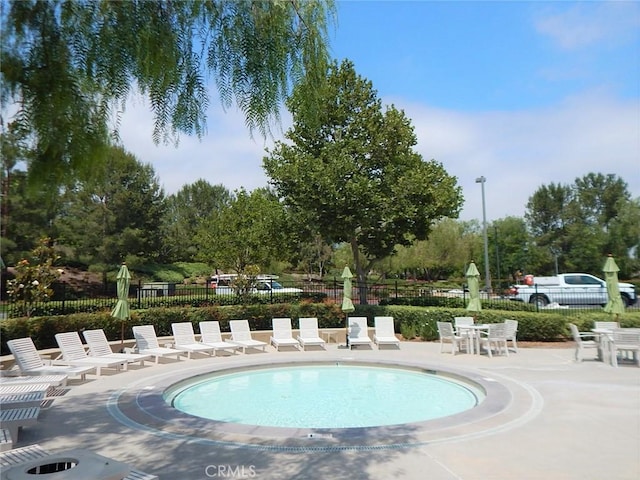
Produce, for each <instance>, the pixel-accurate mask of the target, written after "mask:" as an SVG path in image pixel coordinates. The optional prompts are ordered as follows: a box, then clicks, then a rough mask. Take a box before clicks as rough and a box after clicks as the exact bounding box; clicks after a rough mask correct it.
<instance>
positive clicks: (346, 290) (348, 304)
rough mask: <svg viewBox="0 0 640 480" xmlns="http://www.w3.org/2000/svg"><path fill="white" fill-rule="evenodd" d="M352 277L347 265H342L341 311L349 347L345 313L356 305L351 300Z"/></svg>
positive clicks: (347, 322)
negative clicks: (343, 314) (343, 315)
mask: <svg viewBox="0 0 640 480" xmlns="http://www.w3.org/2000/svg"><path fill="white" fill-rule="evenodd" d="M352 278H353V275H352V274H351V270H349V267H344V270H343V271H342V280H343V284H342V311H343V312H345V325H346V335H347V336H346V338H347V348H348V347H349V320H348V318H349V316H348V315H346V314H348V313H350V312H353V311H355V309H356V307H354V306H353V301H352V300H351V279H352Z"/></svg>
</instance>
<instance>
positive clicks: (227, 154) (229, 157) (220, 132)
mask: <svg viewBox="0 0 640 480" xmlns="http://www.w3.org/2000/svg"><path fill="white" fill-rule="evenodd" d="M383 103H387V104H391V103H394V104H395V105H397V106H398V107H399V108H402V109H404V110H405V112H406V114H407V116H408V117H409V118H410V119H411V121H412V124H413V125H414V127H415V131H416V135H417V137H418V146H417V150H418V151H419V152H420V153H421V154H422V156H423V157H424V158H425V159H431V158H433V159H435V160H437V161H439V162H441V163H443V165H444V167H445V168H446V170H447V171H448V172H449V173H450V174H451V175H455V176H456V177H457V178H458V184H459V185H460V186H461V187H462V189H463V195H464V197H465V204H464V207H463V211H462V213H461V217H460V218H462V219H464V220H470V219H481V218H482V201H481V189H480V185H479V184H476V183H475V179H476V178H477V177H479V176H481V175H484V176H485V177H486V178H487V182H486V184H485V200H486V210H487V220H488V221H491V220H494V219H498V218H503V217H505V216H508V215H514V216H518V217H521V216H523V215H524V212H525V206H526V203H527V201H528V199H529V197H530V196H531V195H533V193H534V192H535V191H536V190H537V189H538V188H539V187H540V186H542V185H548V184H550V183H552V182H553V183H562V184H572V183H573V182H574V180H575V179H576V178H578V177H582V176H584V175H586V174H588V173H590V172H595V173H604V174H607V173H613V174H616V175H618V176H620V177H621V178H622V179H623V180H625V181H626V182H627V183H628V185H629V190H630V191H631V194H632V195H633V196H634V197H640V115H639V112H640V103H639V101H638V100H634V101H631V102H623V101H621V100H617V99H615V98H613V97H612V96H610V95H609V94H608V93H607V92H605V91H592V92H588V93H583V94H581V95H576V96H573V97H569V98H567V99H565V100H564V101H563V102H562V103H559V104H557V105H553V106H549V107H546V108H539V109H535V110H527V111H495V112H472V113H468V112H459V111H451V110H443V109H436V108H431V107H429V106H428V105H424V104H407V103H406V102H404V101H403V100H401V99H397V98H394V99H393V101H387V99H383ZM209 115H210V119H209V131H208V134H207V136H205V137H204V138H203V139H202V141H199V140H198V139H196V138H191V137H186V136H185V137H183V138H182V139H181V142H180V145H179V146H178V147H177V148H174V146H172V145H171V146H155V145H154V144H153V142H152V140H151V132H152V119H151V115H150V114H149V113H148V112H146V110H145V109H144V108H141V107H140V105H137V106H136V107H135V108H130V109H129V110H128V111H127V113H126V114H125V115H124V117H123V121H122V128H121V138H122V140H123V143H124V146H125V148H126V149H127V150H129V151H131V152H132V153H134V154H135V155H136V156H137V157H138V159H139V160H141V161H143V162H147V163H151V164H152V165H153V167H154V169H155V171H156V173H157V174H158V176H159V177H160V181H161V182H162V183H163V184H164V186H165V190H166V193H168V194H170V193H175V192H176V191H178V190H179V189H180V188H181V187H182V186H183V185H185V184H187V183H193V182H195V181H196V180H198V179H199V178H203V179H205V180H207V181H208V182H209V183H211V184H218V183H221V184H223V185H225V186H226V187H227V188H229V189H230V190H234V189H237V188H240V187H245V188H246V189H247V190H253V189H255V188H257V187H263V186H266V185H267V178H266V176H265V174H264V171H263V169H262V158H263V156H264V155H265V152H264V149H265V147H270V146H271V145H272V144H273V141H271V140H269V141H264V140H263V139H262V138H261V137H259V136H256V138H255V139H251V138H250V135H249V132H248V130H247V128H246V127H245V125H244V119H243V117H242V115H241V114H240V113H238V112H235V111H232V112H228V113H224V112H222V111H221V110H220V109H218V110H215V108H214V107H212V109H211V111H210V113H209ZM288 122H290V120H289V119H288V118H286V119H284V120H283V128H284V129H286V128H288Z"/></svg>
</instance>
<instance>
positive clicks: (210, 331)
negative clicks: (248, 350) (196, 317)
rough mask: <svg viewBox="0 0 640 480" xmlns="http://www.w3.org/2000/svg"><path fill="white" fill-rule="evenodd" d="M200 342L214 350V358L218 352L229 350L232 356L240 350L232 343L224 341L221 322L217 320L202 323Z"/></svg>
mask: <svg viewBox="0 0 640 480" xmlns="http://www.w3.org/2000/svg"><path fill="white" fill-rule="evenodd" d="M200 342H201V343H202V344H203V345H206V346H207V347H211V348H213V354H214V356H215V355H216V353H217V352H218V350H221V351H225V350H229V351H230V352H231V353H232V354H235V353H236V351H237V350H238V349H239V348H240V346H239V345H236V344H235V343H230V342H227V341H224V340H223V339H222V332H221V331H220V322H218V321H217V320H209V321H205V322H200Z"/></svg>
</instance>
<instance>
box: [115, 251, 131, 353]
mask: <svg viewBox="0 0 640 480" xmlns="http://www.w3.org/2000/svg"><path fill="white" fill-rule="evenodd" d="M116 281H117V291H118V301H117V302H116V306H115V307H113V310H111V316H112V317H115V318H119V319H120V323H121V324H120V347H121V348H122V346H123V345H124V321H125V320H126V319H128V318H129V317H130V315H131V314H130V312H129V284H130V283H131V275H130V274H129V269H128V268H127V265H126V264H125V263H123V264H122V266H121V267H120V270H119V271H118V275H116Z"/></svg>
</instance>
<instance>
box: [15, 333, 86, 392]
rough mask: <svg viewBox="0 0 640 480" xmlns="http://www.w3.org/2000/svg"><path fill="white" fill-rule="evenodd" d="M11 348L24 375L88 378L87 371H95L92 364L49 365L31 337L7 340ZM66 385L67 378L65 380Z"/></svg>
mask: <svg viewBox="0 0 640 480" xmlns="http://www.w3.org/2000/svg"><path fill="white" fill-rule="evenodd" d="M7 346H8V347H9V350H10V351H11V353H12V354H13V358H14V359H15V361H16V364H17V365H18V368H19V369H20V372H21V373H22V374H23V375H47V376H50V375H55V376H58V375H66V376H68V377H76V376H79V377H80V378H81V379H82V380H85V379H86V375H87V373H90V372H93V371H95V370H96V369H95V367H92V366H86V365H85V366H78V367H76V366H70V365H47V364H45V362H44V360H42V358H41V357H40V355H39V354H38V351H37V350H36V346H35V345H34V344H33V340H31V337H26V338H16V339H13V340H9V341H8V342H7ZM64 383H65V385H66V379H65V380H64Z"/></svg>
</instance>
